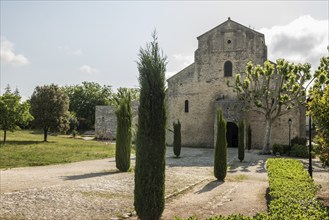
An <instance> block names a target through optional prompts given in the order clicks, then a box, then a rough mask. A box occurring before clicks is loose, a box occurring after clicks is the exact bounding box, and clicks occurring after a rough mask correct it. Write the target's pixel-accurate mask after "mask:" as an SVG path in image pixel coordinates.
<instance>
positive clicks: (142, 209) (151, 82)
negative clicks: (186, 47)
mask: <svg viewBox="0 0 329 220" xmlns="http://www.w3.org/2000/svg"><path fill="white" fill-rule="evenodd" d="M137 65H138V71H139V83H140V88H141V89H140V103H139V108H138V130H137V140H136V167H135V190H134V206H135V210H136V213H137V216H138V218H139V219H141V220H157V219H160V217H161V214H162V212H163V209H164V205H165V199H164V193H165V188H164V183H165V152H166V107H165V96H166V94H165V71H166V58H165V57H163V55H162V54H161V53H160V48H159V46H158V42H157V37H156V34H155V33H154V34H153V41H152V42H151V43H150V44H147V46H146V48H145V49H143V48H141V49H140V52H139V61H138V62H137Z"/></svg>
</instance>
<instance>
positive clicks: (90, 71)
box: [80, 65, 99, 74]
mask: <svg viewBox="0 0 329 220" xmlns="http://www.w3.org/2000/svg"><path fill="white" fill-rule="evenodd" d="M80 71H81V72H83V73H88V74H94V73H98V72H99V71H98V70H97V69H95V68H92V67H91V66H88V65H82V66H81V67H80Z"/></svg>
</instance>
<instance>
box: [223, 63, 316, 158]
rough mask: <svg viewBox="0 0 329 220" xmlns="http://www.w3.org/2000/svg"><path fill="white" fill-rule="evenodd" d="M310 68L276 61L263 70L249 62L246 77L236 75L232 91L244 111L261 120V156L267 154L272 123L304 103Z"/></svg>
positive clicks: (305, 65)
mask: <svg viewBox="0 0 329 220" xmlns="http://www.w3.org/2000/svg"><path fill="white" fill-rule="evenodd" d="M310 68H311V65H310V64H308V63H306V64H303V65H302V64H297V65H296V64H294V63H289V62H288V61H286V60H284V59H278V60H277V62H276V64H274V63H271V62H270V61H265V62H264V66H260V65H254V64H253V63H252V62H249V63H248V64H247V67H246V73H245V74H244V75H242V76H241V75H240V74H237V75H236V78H235V84H234V85H233V87H234V91H235V92H236V93H237V95H238V98H239V99H240V100H242V101H244V103H245V107H246V109H252V110H254V111H257V112H259V113H260V114H262V115H263V116H264V119H265V130H264V141H263V153H270V135H271V128H272V124H273V122H275V120H276V119H277V118H278V117H280V116H282V115H284V114H287V113H288V112H289V111H291V110H292V109H295V108H298V107H299V105H300V104H304V103H305V95H306V88H307V87H308V85H309V83H308V85H305V84H306V83H307V82H310V81H312V80H311V74H310ZM228 85H229V84H228ZM229 86H231V85H229Z"/></svg>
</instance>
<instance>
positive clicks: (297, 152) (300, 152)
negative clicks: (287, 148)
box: [291, 144, 309, 158]
mask: <svg viewBox="0 0 329 220" xmlns="http://www.w3.org/2000/svg"><path fill="white" fill-rule="evenodd" d="M291 155H292V156H295V157H301V158H308V157H309V149H308V147H306V146H304V145H297V144H295V145H293V146H292V148H291Z"/></svg>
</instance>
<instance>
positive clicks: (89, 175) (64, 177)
mask: <svg viewBox="0 0 329 220" xmlns="http://www.w3.org/2000/svg"><path fill="white" fill-rule="evenodd" d="M118 173H121V171H119V170H113V171H105V172H99V173H87V174H82V175H74V176H62V177H61V178H62V179H63V180H81V179H88V178H94V177H100V176H108V175H114V174H118Z"/></svg>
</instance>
